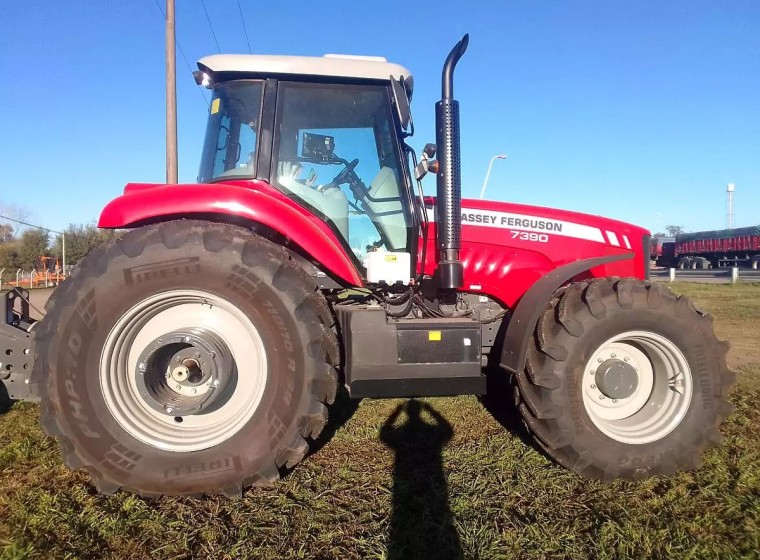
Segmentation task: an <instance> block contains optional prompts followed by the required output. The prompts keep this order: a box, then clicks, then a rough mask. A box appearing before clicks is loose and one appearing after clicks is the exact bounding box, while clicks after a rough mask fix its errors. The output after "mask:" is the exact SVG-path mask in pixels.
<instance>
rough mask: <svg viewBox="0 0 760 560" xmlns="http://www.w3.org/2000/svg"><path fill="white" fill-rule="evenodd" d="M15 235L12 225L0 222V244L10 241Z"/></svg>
mask: <svg viewBox="0 0 760 560" xmlns="http://www.w3.org/2000/svg"><path fill="white" fill-rule="evenodd" d="M14 239H16V236H15V234H14V231H13V226H12V225H10V224H0V244H2V243H10V242H12V241H13V240H14Z"/></svg>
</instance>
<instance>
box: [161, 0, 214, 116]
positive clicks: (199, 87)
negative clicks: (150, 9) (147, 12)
mask: <svg viewBox="0 0 760 560" xmlns="http://www.w3.org/2000/svg"><path fill="white" fill-rule="evenodd" d="M156 7H157V8H158V11H159V12H161V16H162V17H163V18H164V21H166V12H164V9H163V8H162V7H161V4H160V3H159V2H158V0H156ZM174 42H175V43H176V44H177V50H179V54H181V55H182V60H184V61H185V66H187V70H188V72H190V74H191V75H192V73H193V67H192V66H190V63H189V62H188V61H187V57H186V56H185V51H183V50H182V45H180V44H179V39H175V41H174ZM198 91H199V92H200V94H201V97H203V102H204V103H206V107H211V103H209V100H208V97H206V94H205V92H204V91H203V89H202V86H198Z"/></svg>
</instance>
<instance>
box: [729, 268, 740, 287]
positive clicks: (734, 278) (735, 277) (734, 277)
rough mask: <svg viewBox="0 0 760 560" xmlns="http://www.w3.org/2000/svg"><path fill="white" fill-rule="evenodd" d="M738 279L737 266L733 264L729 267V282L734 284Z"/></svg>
mask: <svg viewBox="0 0 760 560" xmlns="http://www.w3.org/2000/svg"><path fill="white" fill-rule="evenodd" d="M738 281H739V267H737V266H735V267H733V268H732V269H731V283H732V284H736V283H737V282H738Z"/></svg>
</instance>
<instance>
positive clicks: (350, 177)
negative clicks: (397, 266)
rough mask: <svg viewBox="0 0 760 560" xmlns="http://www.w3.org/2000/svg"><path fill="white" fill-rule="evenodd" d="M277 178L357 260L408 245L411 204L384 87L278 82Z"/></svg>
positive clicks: (275, 150)
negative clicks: (329, 227) (330, 228)
mask: <svg viewBox="0 0 760 560" xmlns="http://www.w3.org/2000/svg"><path fill="white" fill-rule="evenodd" d="M276 127H277V138H278V140H277V145H276V146H275V149H274V154H275V165H274V166H273V172H274V177H273V179H274V183H275V185H277V186H278V187H279V188H280V189H281V190H283V192H285V193H286V194H288V196H291V197H292V198H295V199H297V200H298V201H299V203H301V204H303V205H304V206H306V207H307V208H309V209H310V210H311V211H312V212H314V213H315V214H317V215H318V216H319V217H320V218H321V219H325V220H326V221H328V222H329V223H331V225H332V226H333V227H334V229H336V230H337V231H338V233H340V235H341V236H342V237H343V238H344V240H345V241H346V242H347V244H348V245H349V246H350V247H351V250H352V251H353V253H354V254H355V255H356V257H357V258H359V259H362V258H363V257H364V255H365V254H366V253H367V251H372V250H376V249H380V248H382V249H385V250H388V251H406V250H408V243H409V238H410V236H409V227H410V226H409V224H410V221H411V219H410V217H409V216H408V211H407V208H408V205H407V204H404V203H403V195H404V193H405V191H404V189H403V185H404V182H403V175H402V174H401V170H400V169H399V165H400V158H399V152H398V147H397V143H396V141H395V134H396V129H395V125H394V122H393V120H392V113H391V106H390V97H389V95H388V89H387V87H385V86H370V85H367V86H359V85H350V86H349V85H345V84H344V85H329V84H303V83H282V82H281V83H280V87H279V91H278V109H277V121H276Z"/></svg>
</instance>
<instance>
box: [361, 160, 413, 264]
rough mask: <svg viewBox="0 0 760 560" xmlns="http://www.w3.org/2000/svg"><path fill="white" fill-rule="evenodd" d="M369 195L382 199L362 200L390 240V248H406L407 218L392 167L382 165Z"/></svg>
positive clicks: (366, 209) (385, 236)
mask: <svg viewBox="0 0 760 560" xmlns="http://www.w3.org/2000/svg"><path fill="white" fill-rule="evenodd" d="M369 196H370V197H372V198H374V199H382V202H373V201H371V200H369V199H365V200H364V201H363V202H362V205H363V206H364V211H365V212H367V215H369V217H370V218H371V219H372V221H373V222H374V224H375V225H376V226H377V228H378V229H379V230H380V231H381V233H382V234H383V237H384V238H385V239H386V240H387V241H388V245H389V246H388V247H387V249H389V250H398V249H405V248H406V237H407V232H406V219H405V218H404V208H403V206H402V205H401V198H400V195H399V187H398V180H397V179H396V173H395V172H394V171H393V169H391V168H390V167H382V168H380V171H379V172H378V174H377V175H376V176H375V178H374V179H373V180H372V183H371V184H370V186H369Z"/></svg>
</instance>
